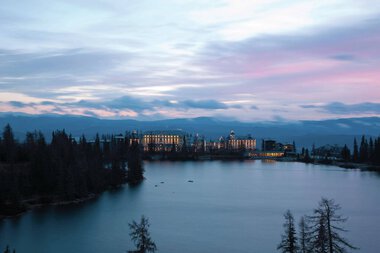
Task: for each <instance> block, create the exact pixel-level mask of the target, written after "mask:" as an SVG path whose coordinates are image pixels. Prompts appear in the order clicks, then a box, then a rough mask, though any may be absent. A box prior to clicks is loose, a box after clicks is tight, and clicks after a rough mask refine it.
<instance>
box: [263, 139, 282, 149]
mask: <svg viewBox="0 0 380 253" xmlns="http://www.w3.org/2000/svg"><path fill="white" fill-rule="evenodd" d="M261 150H262V151H275V150H278V145H277V142H276V141H275V140H265V139H263V140H262V144H261Z"/></svg>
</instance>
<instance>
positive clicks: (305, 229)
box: [298, 217, 311, 253]
mask: <svg viewBox="0 0 380 253" xmlns="http://www.w3.org/2000/svg"><path fill="white" fill-rule="evenodd" d="M298 226H299V236H298V238H299V239H298V241H299V246H298V249H299V252H300V253H311V250H310V235H309V233H310V231H309V230H310V228H309V226H308V224H307V222H306V219H305V217H301V220H300V222H299V224H298Z"/></svg>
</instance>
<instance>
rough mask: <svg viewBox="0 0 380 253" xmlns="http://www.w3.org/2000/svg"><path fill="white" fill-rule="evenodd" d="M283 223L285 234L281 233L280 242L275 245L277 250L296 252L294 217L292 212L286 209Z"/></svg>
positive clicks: (289, 252)
mask: <svg viewBox="0 0 380 253" xmlns="http://www.w3.org/2000/svg"><path fill="white" fill-rule="evenodd" d="M284 217H285V223H284V225H283V227H284V229H285V234H283V235H282V239H281V242H280V244H279V245H278V246H277V249H278V250H281V252H282V253H296V252H297V250H298V246H297V235H296V229H295V226H294V218H293V215H292V213H291V212H290V211H289V210H288V211H286V213H285V214H284Z"/></svg>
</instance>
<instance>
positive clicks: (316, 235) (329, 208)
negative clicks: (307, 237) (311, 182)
mask: <svg viewBox="0 0 380 253" xmlns="http://www.w3.org/2000/svg"><path fill="white" fill-rule="evenodd" d="M338 210H340V206H339V205H338V204H335V202H334V200H328V199H325V198H322V200H321V201H320V202H319V206H318V208H316V209H315V210H314V215H313V216H309V217H308V219H309V220H310V223H311V224H313V225H312V228H313V229H312V231H311V235H312V238H313V239H312V243H311V246H312V247H313V249H314V251H315V252H318V253H325V252H326V253H344V252H347V250H346V248H349V249H356V248H355V247H354V246H352V245H351V244H350V243H349V242H348V241H347V240H346V239H345V238H343V237H342V236H341V235H340V234H339V232H346V230H344V229H343V228H342V227H340V226H339V224H340V223H343V222H345V221H347V218H343V217H342V216H341V215H339V214H337V211H338Z"/></svg>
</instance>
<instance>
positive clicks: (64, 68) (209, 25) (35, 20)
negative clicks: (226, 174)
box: [0, 0, 380, 122]
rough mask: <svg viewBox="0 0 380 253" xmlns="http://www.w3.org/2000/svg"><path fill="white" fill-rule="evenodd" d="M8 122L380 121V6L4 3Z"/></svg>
mask: <svg viewBox="0 0 380 253" xmlns="http://www.w3.org/2000/svg"><path fill="white" fill-rule="evenodd" d="M0 15H1V16H2V18H1V20H2V25H0V34H1V36H2V41H1V42H0V59H1V70H0V84H1V85H0V108H1V109H0V112H1V113H14V114H17V113H25V114H32V115H40V114H41V115H44V114H57V115H77V116H87V117H95V118H100V119H134V120H139V121H153V120H164V119H178V118H198V117H212V118H218V119H222V120H228V121H231V120H237V121H242V122H254V121H275V122H281V121H303V120H329V119H340V118H361V117H379V116H380V98H379V96H378V94H380V84H379V81H378V80H380V74H379V73H380V67H379V66H380V53H379V52H380V51H379V50H378V45H379V44H380V36H379V35H378V34H380V26H379V24H380V1H377V2H375V1H369V0H364V1H360V2H358V1H353V0H350V1H343V0H334V1H320V2H318V3H315V2H307V3H306V2H304V1H284V0H281V1H280V0H272V1H269V2H268V1H236V0H220V1H216V2H213V3H204V2H202V1H191V2H190V1H183V2H176V1H170V0H163V1H160V2H157V1H139V2H138V3H131V2H125V1H121V0H119V1H113V2H112V3H109V2H105V1H100V0H97V1H91V2H88V1H85V0H81V1H73V0H68V1H63V0H59V1H55V2H54V4H53V3H45V2H44V1H42V0H37V1H33V3H30V2H28V1H18V2H14V1H9V0H7V1H5V3H4V4H3V5H2V6H1V7H0Z"/></svg>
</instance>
